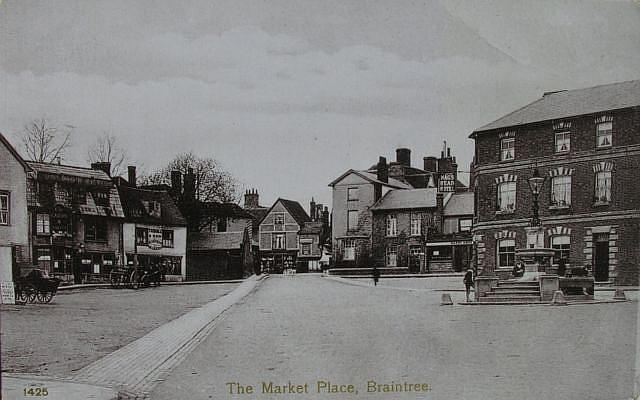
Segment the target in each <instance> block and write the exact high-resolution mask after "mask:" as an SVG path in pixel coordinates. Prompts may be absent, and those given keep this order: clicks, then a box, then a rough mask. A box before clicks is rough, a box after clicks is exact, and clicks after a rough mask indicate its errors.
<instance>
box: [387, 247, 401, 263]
mask: <svg viewBox="0 0 640 400" xmlns="http://www.w3.org/2000/svg"><path fill="white" fill-rule="evenodd" d="M386 261H387V267H396V266H398V246H389V247H387V260H386Z"/></svg>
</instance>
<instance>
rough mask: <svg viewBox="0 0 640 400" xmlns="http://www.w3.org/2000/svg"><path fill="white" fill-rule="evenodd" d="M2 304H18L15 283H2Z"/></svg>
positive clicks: (0, 285) (0, 284)
mask: <svg viewBox="0 0 640 400" xmlns="http://www.w3.org/2000/svg"><path fill="white" fill-rule="evenodd" d="M0 292H1V295H2V304H16V291H15V288H14V286H13V282H0Z"/></svg>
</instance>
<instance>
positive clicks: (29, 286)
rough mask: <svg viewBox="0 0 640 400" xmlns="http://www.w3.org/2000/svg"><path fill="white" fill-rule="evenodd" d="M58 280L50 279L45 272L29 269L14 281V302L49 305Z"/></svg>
mask: <svg viewBox="0 0 640 400" xmlns="http://www.w3.org/2000/svg"><path fill="white" fill-rule="evenodd" d="M59 285H60V279H58V278H50V277H49V274H48V273H47V271H45V270H42V269H37V268H34V269H31V270H29V272H27V274H26V275H23V276H21V277H20V278H18V279H17V280H16V281H15V291H16V301H17V302H20V303H35V302H36V300H37V301H38V302H40V303H49V302H50V301H51V300H52V299H53V296H55V295H56V292H57V291H58V286H59Z"/></svg>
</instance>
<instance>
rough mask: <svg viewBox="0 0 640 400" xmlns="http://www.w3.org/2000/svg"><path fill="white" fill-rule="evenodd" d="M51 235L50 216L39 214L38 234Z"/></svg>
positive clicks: (37, 218)
mask: <svg viewBox="0 0 640 400" xmlns="http://www.w3.org/2000/svg"><path fill="white" fill-rule="evenodd" d="M49 233H51V225H50V220H49V214H37V215H36V234H38V235H48V234H49Z"/></svg>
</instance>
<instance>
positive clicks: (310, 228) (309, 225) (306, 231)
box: [298, 221, 322, 235]
mask: <svg viewBox="0 0 640 400" xmlns="http://www.w3.org/2000/svg"><path fill="white" fill-rule="evenodd" d="M320 233H322V222H316V221H313V222H305V223H304V226H303V227H302V228H301V229H300V231H298V234H299V235H319V234H320Z"/></svg>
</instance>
